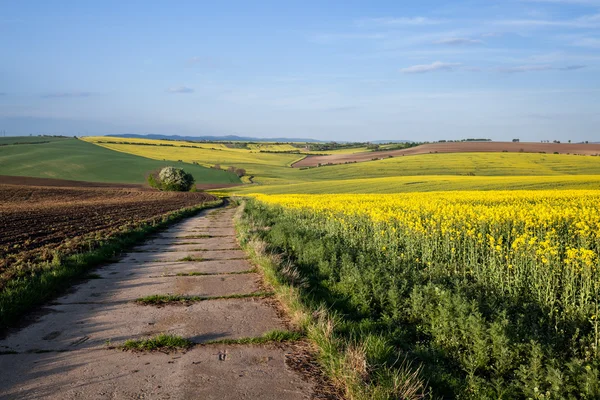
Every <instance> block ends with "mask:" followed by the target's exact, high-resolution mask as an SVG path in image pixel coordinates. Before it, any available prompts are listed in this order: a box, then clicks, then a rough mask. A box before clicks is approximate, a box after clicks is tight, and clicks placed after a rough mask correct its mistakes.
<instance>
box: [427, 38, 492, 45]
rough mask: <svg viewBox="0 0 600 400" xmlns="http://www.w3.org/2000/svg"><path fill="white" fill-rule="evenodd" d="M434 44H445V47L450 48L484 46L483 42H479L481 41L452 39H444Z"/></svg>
mask: <svg viewBox="0 0 600 400" xmlns="http://www.w3.org/2000/svg"><path fill="white" fill-rule="evenodd" d="M433 44H443V45H449V46H461V45H476V44H483V41H482V40H479V39H469V38H458V37H451V38H444V39H440V40H436V41H435V42H433Z"/></svg>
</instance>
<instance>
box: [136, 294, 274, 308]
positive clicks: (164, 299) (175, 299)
mask: <svg viewBox="0 0 600 400" xmlns="http://www.w3.org/2000/svg"><path fill="white" fill-rule="evenodd" d="M272 295H273V293H272V292H262V291H261V292H254V293H244V294H229V295H226V296H181V295H172V294H155V295H151V296H146V297H140V298H139V299H137V300H136V301H135V302H136V303H138V304H141V305H144V306H150V305H152V306H162V305H167V304H189V303H195V302H199V301H207V300H225V299H246V298H250V297H269V296H272Z"/></svg>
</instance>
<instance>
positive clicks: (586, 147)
mask: <svg viewBox="0 0 600 400" xmlns="http://www.w3.org/2000/svg"><path fill="white" fill-rule="evenodd" d="M503 151H506V152H513V153H516V152H526V153H540V152H545V153H549V154H552V153H555V152H556V153H559V154H582V155H599V154H600V144H583V143H577V144H567V143H513V142H459V143H431V144H424V145H421V146H417V147H412V148H410V149H403V150H390V151H376V152H371V151H370V152H365V153H354V154H334V155H328V156H308V157H306V158H304V159H302V160H300V161H298V162H296V163H294V164H293V165H292V166H293V167H295V168H301V167H316V166H318V165H319V164H344V163H348V162H362V161H371V160H373V159H374V158H377V159H384V158H388V157H389V156H394V157H395V156H411V155H418V154H429V153H474V152H483V153H485V152H503Z"/></svg>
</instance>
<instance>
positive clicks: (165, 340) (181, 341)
mask: <svg viewBox="0 0 600 400" xmlns="http://www.w3.org/2000/svg"><path fill="white" fill-rule="evenodd" d="M192 346H194V343H192V342H191V341H190V340H188V339H185V338H182V337H180V336H174V335H167V334H165V333H161V334H160V335H158V336H155V337H153V338H150V339H141V340H132V339H130V340H127V341H126V342H125V343H123V344H122V345H121V346H119V348H120V349H121V350H133V351H156V350H186V349H189V348H190V347H192Z"/></svg>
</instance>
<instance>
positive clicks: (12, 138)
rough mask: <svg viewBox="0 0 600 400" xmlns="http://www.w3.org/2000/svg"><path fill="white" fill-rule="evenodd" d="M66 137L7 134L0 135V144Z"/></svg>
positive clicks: (55, 139) (39, 141) (36, 141)
mask: <svg viewBox="0 0 600 400" xmlns="http://www.w3.org/2000/svg"><path fill="white" fill-rule="evenodd" d="M66 139H68V138H66V137H63V136H8V137H0V146H5V145H20V144H36V143H42V142H57V141H60V140H66Z"/></svg>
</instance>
